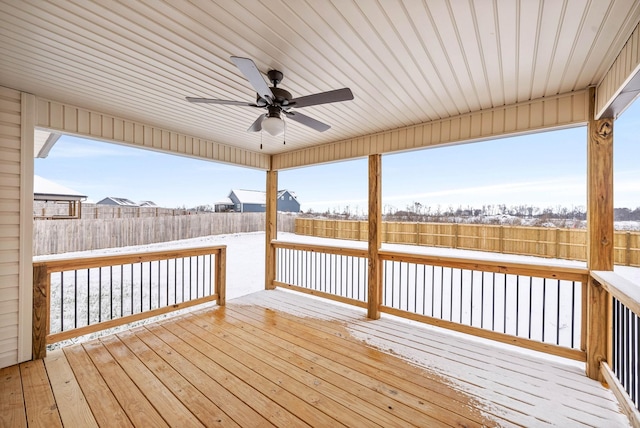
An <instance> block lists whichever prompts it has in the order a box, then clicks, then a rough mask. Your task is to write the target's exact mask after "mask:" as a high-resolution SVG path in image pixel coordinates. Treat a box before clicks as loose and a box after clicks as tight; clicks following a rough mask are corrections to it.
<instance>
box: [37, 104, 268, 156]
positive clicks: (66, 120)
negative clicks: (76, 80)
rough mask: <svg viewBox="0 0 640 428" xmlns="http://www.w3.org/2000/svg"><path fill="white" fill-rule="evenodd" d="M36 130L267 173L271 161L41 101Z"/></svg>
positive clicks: (126, 121) (205, 141)
mask: <svg viewBox="0 0 640 428" xmlns="http://www.w3.org/2000/svg"><path fill="white" fill-rule="evenodd" d="M36 126H37V127H40V128H47V129H50V130H55V131H58V132H60V133H64V134H74V135H79V136H82V137H88V138H94V139H98V140H104V141H114V142H118V143H123V144H127V145H130V146H134V147H139V148H143V149H150V150H155V151H160V152H165V153H172V154H177V155H183V156H189V157H195V158H198V159H205V160H213V161H218V162H225V163H230V164H235V165H242V166H247V167H251V168H258V169H269V162H270V158H269V155H266V154H264V153H257V152H253V151H249V150H245V149H241V148H237V147H232V146H227V145H225V144H220V143H216V142H214V141H210V140H204V139H200V138H196V137H192V136H188V135H184V134H180V133H177V132H173V131H168V130H166V129H160V128H157V127H154V126H151V125H146V124H142V123H138V122H134V121H131V120H127V119H121V118H118V117H114V116H110V115H108V114H104V113H98V112H93V111H89V110H86V109H82V108H80V107H75V106H70V105H67V104H62V103H58V102H54V101H49V100H44V99H38V101H37V119H36Z"/></svg>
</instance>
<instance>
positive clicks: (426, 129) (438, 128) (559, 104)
mask: <svg viewBox="0 0 640 428" xmlns="http://www.w3.org/2000/svg"><path fill="white" fill-rule="evenodd" d="M588 97H589V91H588V90H581V91H576V92H570V93H566V94H561V95H557V96H554V97H547V98H539V99H536V100H532V101H527V102H522V103H517V104H513V105H509V106H503V107H497V108H492V109H486V110H480V111H476V112H472V113H468V114H463V115H459V116H454V117H450V118H446V119H441V120H437V121H432V122H426V123H422V124H419V125H414V126H408V127H403V128H398V129H394V130H391V131H387V132H381V133H377V134H371V135H366V136H362V137H357V138H352V139H349V140H344V141H338V142H335V143H329V144H324V145H321V146H315V147H309V148H306V149H302V150H297V151H293V152H287V153H280V154H277V155H274V156H273V162H272V167H273V169H275V170H280V169H287V168H295V167H300V166H307V165H312V164H318V163H327V162H334V161H340V160H346V159H353V158H361V157H365V156H368V155H372V154H380V153H393V152H401V151H408V150H415V149H420V148H427V147H437V146H445V145H450V144H457V143H469V142H474V141H481V140H487V139H491V138H498V137H506V136H510V135H516V134H527V133H534V132H540V131H544V130H550V129H554V128H566V127H572V126H579V125H584V124H585V123H586V122H587V120H588V114H589V112H588V106H589V103H588Z"/></svg>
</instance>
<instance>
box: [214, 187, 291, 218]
mask: <svg viewBox="0 0 640 428" xmlns="http://www.w3.org/2000/svg"><path fill="white" fill-rule="evenodd" d="M266 201H267V195H266V193H265V192H261V191H259V190H238V189H233V190H231V192H230V193H229V196H228V197H227V198H226V199H224V200H222V201H218V202H216V203H215V210H216V212H225V211H235V212H241V213H249V212H253V213H259V212H265V210H266V206H267V202H266ZM278 211H283V212H296V213H297V212H300V202H298V198H297V197H296V194H295V193H294V192H291V191H289V190H280V191H278Z"/></svg>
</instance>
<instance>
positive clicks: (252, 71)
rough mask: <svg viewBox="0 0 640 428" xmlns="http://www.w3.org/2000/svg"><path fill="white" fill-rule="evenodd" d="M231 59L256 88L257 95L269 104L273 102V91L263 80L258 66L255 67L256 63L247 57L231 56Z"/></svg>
mask: <svg viewBox="0 0 640 428" xmlns="http://www.w3.org/2000/svg"><path fill="white" fill-rule="evenodd" d="M231 61H233V63H234V64H235V65H236V67H238V69H239V70H240V72H241V73H242V74H244V77H246V78H247V80H248V81H249V83H251V86H253V89H255V90H256V92H257V93H258V95H259V96H260V97H261V98H264V99H265V100H267V102H268V103H269V104H273V98H274V97H273V92H271V89H270V88H269V85H267V83H266V82H265V81H264V77H263V76H262V73H260V70H258V67H256V63H255V62H253V60H251V59H249V58H241V57H238V56H232V57H231Z"/></svg>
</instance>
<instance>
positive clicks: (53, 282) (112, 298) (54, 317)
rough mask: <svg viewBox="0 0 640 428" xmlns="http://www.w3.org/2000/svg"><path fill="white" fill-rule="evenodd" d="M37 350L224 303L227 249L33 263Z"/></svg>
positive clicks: (37, 352)
mask: <svg viewBox="0 0 640 428" xmlns="http://www.w3.org/2000/svg"><path fill="white" fill-rule="evenodd" d="M33 272H34V302H33V314H34V315H33V323H34V325H33V350H34V358H43V357H44V355H45V354H46V345H47V344H52V343H56V342H60V341H62V340H67V339H71V338H74V337H78V336H82V335H85V334H89V333H94V332H97V331H100V330H104V329H107V328H111V327H116V326H120V325H124V324H128V323H131V322H134V321H139V320H142V319H146V318H149V317H153V316H157V315H162V314H165V313H168V312H172V311H175V310H179V309H184V308H187V307H190V306H194V305H198V304H201V303H205V302H210V301H214V300H215V301H217V303H218V304H219V305H224V303H225V277H226V247H225V246H214V247H204V248H189V249H183V250H171V251H156V252H148V253H135V254H126V255H123V254H119V255H114V256H102V257H91V258H76V259H57V260H48V261H43V262H37V263H34V265H33Z"/></svg>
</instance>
